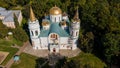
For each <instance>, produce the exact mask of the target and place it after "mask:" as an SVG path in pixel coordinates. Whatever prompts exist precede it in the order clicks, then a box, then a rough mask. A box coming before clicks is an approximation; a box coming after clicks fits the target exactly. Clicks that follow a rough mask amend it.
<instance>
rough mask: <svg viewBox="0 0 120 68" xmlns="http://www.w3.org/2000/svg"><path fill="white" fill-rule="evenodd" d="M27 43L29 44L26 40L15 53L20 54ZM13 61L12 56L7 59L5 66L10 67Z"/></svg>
mask: <svg viewBox="0 0 120 68" xmlns="http://www.w3.org/2000/svg"><path fill="white" fill-rule="evenodd" d="M27 44H29V42H28V41H27V42H26V43H24V44H23V46H22V47H21V48H20V49H19V51H18V52H17V53H16V54H15V55H20V54H21V53H22V52H23V50H24V49H25V47H26V46H27ZM13 63H14V60H13V57H12V58H11V59H10V60H9V61H8V63H7V64H6V65H5V67H6V68H10V67H11V65H12V64H13Z"/></svg>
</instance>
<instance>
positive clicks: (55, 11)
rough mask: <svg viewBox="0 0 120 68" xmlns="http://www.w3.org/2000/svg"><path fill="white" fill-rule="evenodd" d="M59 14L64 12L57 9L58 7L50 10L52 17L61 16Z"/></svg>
mask: <svg viewBox="0 0 120 68" xmlns="http://www.w3.org/2000/svg"><path fill="white" fill-rule="evenodd" d="M59 14H62V11H61V9H60V8H59V7H57V6H56V5H55V7H52V8H51V9H50V15H59Z"/></svg>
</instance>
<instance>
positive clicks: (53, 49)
mask: <svg viewBox="0 0 120 68" xmlns="http://www.w3.org/2000/svg"><path fill="white" fill-rule="evenodd" d="M40 23H41V25H40V24H39V21H38V20H37V18H36V17H35V15H34V13H33V10H32V8H30V19H29V21H28V28H29V32H30V39H31V42H32V47H33V49H35V50H37V49H39V50H49V51H50V53H59V50H61V49H69V50H70V49H71V50H75V49H77V40H78V36H79V30H80V19H79V13H78V10H77V11H76V13H75V16H74V17H73V19H72V21H69V18H68V15H67V14H66V13H62V11H61V9H60V8H59V7H57V6H54V7H52V8H51V9H50V11H49V15H48V16H45V19H43V20H42V22H40Z"/></svg>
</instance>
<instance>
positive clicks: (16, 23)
mask: <svg viewBox="0 0 120 68" xmlns="http://www.w3.org/2000/svg"><path fill="white" fill-rule="evenodd" d="M14 22H15V27H16V28H18V27H19V22H18V18H17V16H16V14H15V13H14Z"/></svg>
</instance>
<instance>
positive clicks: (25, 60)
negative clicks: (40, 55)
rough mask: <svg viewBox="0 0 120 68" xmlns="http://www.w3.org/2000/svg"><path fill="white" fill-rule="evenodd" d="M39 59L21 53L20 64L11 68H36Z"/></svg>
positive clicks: (15, 64)
mask: <svg viewBox="0 0 120 68" xmlns="http://www.w3.org/2000/svg"><path fill="white" fill-rule="evenodd" d="M36 59H37V57H35V56H32V55H29V54H26V53H21V55H20V62H19V63H18V64H17V63H14V64H13V65H12V67H11V68H35V65H36Z"/></svg>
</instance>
